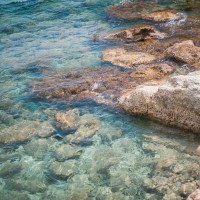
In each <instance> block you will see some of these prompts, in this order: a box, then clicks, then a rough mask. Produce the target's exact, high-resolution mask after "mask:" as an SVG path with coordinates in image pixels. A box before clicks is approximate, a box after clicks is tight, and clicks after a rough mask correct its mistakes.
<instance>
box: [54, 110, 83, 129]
mask: <svg viewBox="0 0 200 200" xmlns="http://www.w3.org/2000/svg"><path fill="white" fill-rule="evenodd" d="M55 117H56V120H57V122H58V123H59V124H58V125H59V127H60V128H61V129H62V130H65V129H68V128H76V127H77V123H78V120H79V110H78V109H72V110H69V111H60V112H58V113H56V116H55Z"/></svg>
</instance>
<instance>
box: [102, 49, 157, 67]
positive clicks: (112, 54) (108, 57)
mask: <svg viewBox="0 0 200 200" xmlns="http://www.w3.org/2000/svg"><path fill="white" fill-rule="evenodd" d="M102 60H103V61H108V62H111V63H112V64H114V65H118V66H121V67H133V66H134V65H138V64H144V63H151V62H153V61H155V60H156V57H155V56H153V55H151V54H147V53H143V52H132V51H128V50H126V49H124V48H110V49H105V50H104V51H103V53H102Z"/></svg>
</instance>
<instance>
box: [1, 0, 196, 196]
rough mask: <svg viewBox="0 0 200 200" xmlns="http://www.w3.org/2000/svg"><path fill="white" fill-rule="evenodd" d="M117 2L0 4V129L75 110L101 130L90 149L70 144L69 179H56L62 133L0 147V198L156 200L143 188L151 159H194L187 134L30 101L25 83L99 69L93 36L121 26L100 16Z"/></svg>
mask: <svg viewBox="0 0 200 200" xmlns="http://www.w3.org/2000/svg"><path fill="white" fill-rule="evenodd" d="M117 2H119V1H118V0H116V1H115V0H113V1H100V0H86V1H84V0H79V1H76V0H70V1H69V0H68V1H67V0H66V1H64V0H63V1H45V0H43V1H42V0H38V1H37V0H35V1H30V0H29V1H28V0H27V1H25V0H24V1H11V0H10V1H6V0H0V15H1V16H0V50H1V54H0V88H1V90H0V96H1V99H0V122H1V124H0V130H1V131H3V130H5V128H8V127H11V129H9V131H10V132H12V127H14V125H18V124H20V123H22V124H23V126H27V125H28V124H29V125H31V124H33V126H34V122H35V121H37V122H39V123H42V122H45V121H49V122H50V123H52V124H53V125H54V124H55V118H54V115H55V113H56V112H57V111H59V110H68V109H70V108H74V107H77V108H79V109H80V112H81V115H84V114H86V113H91V114H94V115H95V116H97V117H98V118H99V120H100V124H101V125H100V129H99V134H97V135H95V136H94V137H93V138H92V141H91V143H92V145H91V144H83V145H75V146H74V148H76V149H78V151H80V152H81V153H80V155H79V157H76V158H75V159H74V158H73V159H70V162H71V161H72V163H71V166H70V167H69V168H70V170H72V172H73V173H72V174H70V175H69V177H63V176H60V175H56V174H55V171H57V172H59V171H60V170H61V171H62V169H59V167H58V166H61V167H62V164H63V163H64V161H62V162H60V161H58V158H56V156H55V155H56V152H57V150H58V148H60V147H62V146H63V145H66V144H65V143H64V141H63V140H62V139H61V138H59V137H56V135H58V136H59V135H60V136H65V135H66V134H67V133H65V132H62V131H60V130H58V129H56V131H55V134H54V137H49V138H46V139H44V138H40V139H38V138H37V137H36V138H33V139H31V140H29V141H27V142H25V143H17V144H13V145H1V146H0V199H2V200H6V199H20V200H21V199H33V200H37V199H52V200H54V199H56V200H57V199H97V200H98V199H102V200H104V199H148V198H149V196H148V195H155V196H154V197H153V199H159V198H162V195H161V194H160V193H158V192H156V191H149V190H147V189H146V187H144V180H145V179H147V178H148V177H151V176H152V173H153V172H152V171H153V169H154V167H155V163H156V162H157V159H158V158H160V157H161V158H162V157H167V155H174V154H177V157H178V162H180V163H181V162H182V161H183V160H186V158H187V155H190V156H194V149H195V147H196V146H197V145H198V143H199V139H198V138H196V137H195V136H194V135H192V134H191V133H184V132H182V131H179V130H176V129H170V128H166V127H163V126H161V125H158V124H155V123H152V122H150V121H147V120H144V119H138V118H133V117H130V116H127V115H125V114H124V113H121V112H119V111H116V110H113V109H111V108H109V107H103V106H98V105H95V104H94V103H91V102H82V103H74V104H68V105H66V104H65V103H63V102H54V103H49V102H43V101H39V100H38V101H37V100H33V99H31V98H30V96H29V90H30V86H29V83H30V81H31V80H34V79H37V78H39V77H41V76H43V74H48V71H51V70H52V69H55V68H56V69H58V70H59V69H62V68H73V67H95V66H99V65H101V59H100V56H101V50H102V49H103V48H105V47H106V45H107V44H102V43H98V42H94V41H93V35H95V34H98V33H101V32H106V31H110V30H113V29H116V28H120V27H123V26H126V25H127V24H125V23H124V22H123V23H122V22H119V21H114V20H112V19H109V18H107V16H106V14H105V8H106V6H108V5H110V4H114V3H117ZM32 128H33V127H32V126H30V127H29V129H32ZM19 130H20V129H19ZM119 132H120V134H117V133H119ZM112 134H113V136H112ZM148 135H150V136H151V137H152V139H151V137H150V139H149V138H148V137H147V136H148ZM188 135H190V136H188ZM162 141H165V142H164V143H162ZM155 144H156V146H157V149H156V146H155ZM163 149H164V151H163ZM195 159H196V158H195V157H191V158H190V162H191V163H193V162H194V163H195V161H196V160H195ZM73 162H74V163H73ZM56 164H57V165H56ZM52 165H53V166H54V167H55V165H56V166H57V167H58V169H56V170H52ZM55 168H56V167H55ZM63 168H66V166H65V165H64V167H63Z"/></svg>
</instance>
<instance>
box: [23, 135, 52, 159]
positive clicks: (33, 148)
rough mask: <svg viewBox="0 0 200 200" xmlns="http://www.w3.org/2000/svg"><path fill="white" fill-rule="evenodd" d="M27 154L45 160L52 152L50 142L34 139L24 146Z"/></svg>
mask: <svg viewBox="0 0 200 200" xmlns="http://www.w3.org/2000/svg"><path fill="white" fill-rule="evenodd" d="M24 150H25V152H26V153H27V154H28V155H30V156H33V157H34V158H37V159H43V158H44V157H45V155H46V154H47V153H48V151H49V150H50V142H49V141H48V140H46V139H33V140H31V141H30V142H29V143H28V144H26V145H24Z"/></svg>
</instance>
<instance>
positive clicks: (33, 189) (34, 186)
mask: <svg viewBox="0 0 200 200" xmlns="http://www.w3.org/2000/svg"><path fill="white" fill-rule="evenodd" d="M6 188H7V189H10V190H15V191H27V192H30V193H31V194H35V193H41V192H45V191H46V190H47V186H46V185H45V184H44V183H41V182H40V181H35V180H34V181H27V180H21V179H17V180H15V179H11V180H6Z"/></svg>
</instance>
